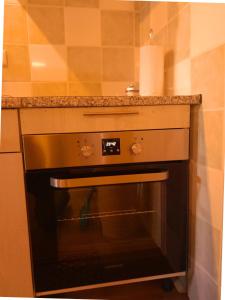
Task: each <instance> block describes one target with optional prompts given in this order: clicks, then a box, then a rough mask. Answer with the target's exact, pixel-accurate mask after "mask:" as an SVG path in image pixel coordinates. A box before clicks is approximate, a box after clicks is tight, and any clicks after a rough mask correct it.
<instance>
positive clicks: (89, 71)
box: [67, 47, 102, 82]
mask: <svg viewBox="0 0 225 300" xmlns="http://www.w3.org/2000/svg"><path fill="white" fill-rule="evenodd" d="M67 57H68V69H69V70H68V73H69V80H70V81H84V82H88V81H91V82H100V81H101V68H102V67H101V66H102V64H101V48H100V47H69V48H68V53H67Z"/></svg>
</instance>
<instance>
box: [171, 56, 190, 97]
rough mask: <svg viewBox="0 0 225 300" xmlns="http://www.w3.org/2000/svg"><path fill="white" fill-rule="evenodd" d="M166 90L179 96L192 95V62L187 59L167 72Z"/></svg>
mask: <svg viewBox="0 0 225 300" xmlns="http://www.w3.org/2000/svg"><path fill="white" fill-rule="evenodd" d="M165 85H166V88H167V89H170V90H172V91H173V92H174V94H177V95H190V94H191V61H190V59H185V60H182V61H181V62H179V63H178V64H176V65H175V66H174V67H171V68H168V69H167V70H166V82H165Z"/></svg>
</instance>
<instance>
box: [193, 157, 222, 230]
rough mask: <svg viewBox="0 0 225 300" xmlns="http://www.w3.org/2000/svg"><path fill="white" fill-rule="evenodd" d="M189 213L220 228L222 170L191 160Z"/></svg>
mask: <svg viewBox="0 0 225 300" xmlns="http://www.w3.org/2000/svg"><path fill="white" fill-rule="evenodd" d="M190 210H191V213H192V214H193V215H195V216H197V217H200V218H201V219H202V220H204V221H205V222H207V223H208V224H210V225H211V226H213V227H214V228H216V229H218V230H221V228H222V212H223V171H222V170H218V169H214V168H209V167H207V166H204V165H201V164H198V163H196V162H194V161H191V164H190Z"/></svg>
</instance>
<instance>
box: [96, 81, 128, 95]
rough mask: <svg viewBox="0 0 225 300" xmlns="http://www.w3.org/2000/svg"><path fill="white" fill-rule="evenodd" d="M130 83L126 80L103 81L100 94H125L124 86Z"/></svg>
mask: <svg viewBox="0 0 225 300" xmlns="http://www.w3.org/2000/svg"><path fill="white" fill-rule="evenodd" d="M129 84H130V82H129V81H127V82H103V83H102V95H103V96H126V88H127V87H128V85H129Z"/></svg>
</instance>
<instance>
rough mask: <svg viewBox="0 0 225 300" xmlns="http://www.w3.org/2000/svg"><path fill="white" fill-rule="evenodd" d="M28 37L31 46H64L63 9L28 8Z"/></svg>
mask: <svg viewBox="0 0 225 300" xmlns="http://www.w3.org/2000/svg"><path fill="white" fill-rule="evenodd" d="M28 36H29V42H30V43H31V44H64V43H65V38H64V10H63V8H60V7H44V6H30V7H29V8H28Z"/></svg>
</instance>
